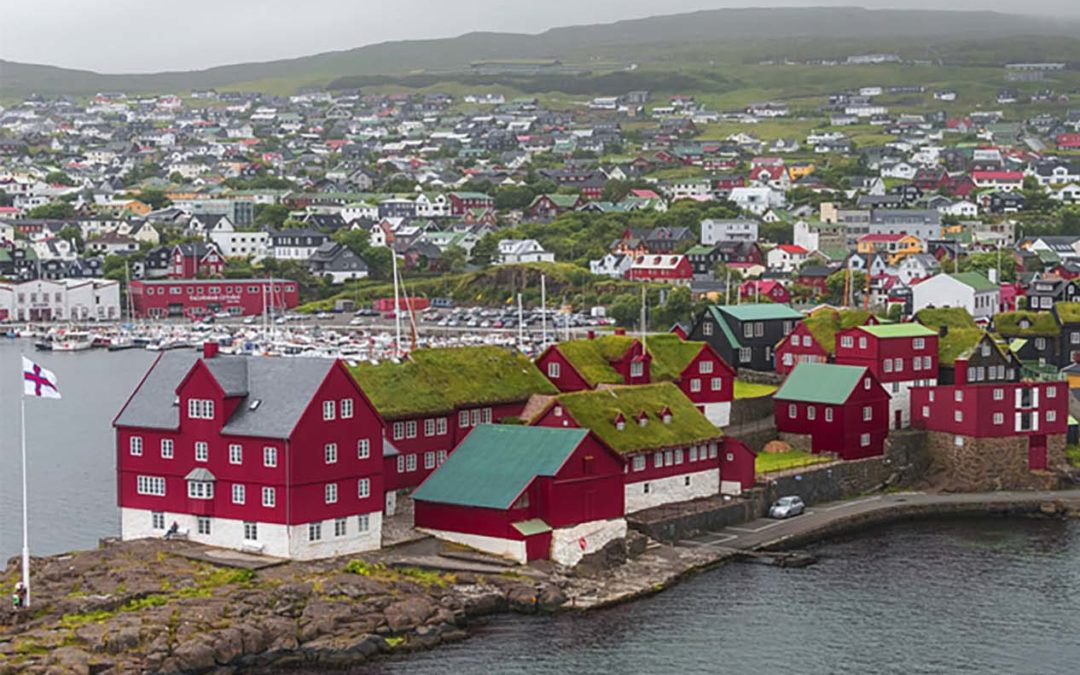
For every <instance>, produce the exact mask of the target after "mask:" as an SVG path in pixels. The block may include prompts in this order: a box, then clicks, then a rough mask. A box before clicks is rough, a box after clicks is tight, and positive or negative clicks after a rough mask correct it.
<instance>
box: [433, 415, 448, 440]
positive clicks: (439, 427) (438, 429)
mask: <svg viewBox="0 0 1080 675" xmlns="http://www.w3.org/2000/svg"><path fill="white" fill-rule="evenodd" d="M435 433H436V435H439V436H445V435H446V418H445V417H440V418H439V419H437V420H435Z"/></svg>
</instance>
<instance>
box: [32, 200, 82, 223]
mask: <svg viewBox="0 0 1080 675" xmlns="http://www.w3.org/2000/svg"><path fill="white" fill-rule="evenodd" d="M26 215H27V216H28V217H30V218H47V219H49V220H70V219H72V218H74V217H75V207H74V206H72V205H71V204H69V203H67V202H49V203H48V204H42V205H41V206H35V207H34V208H32V209H30V213H28V214H26Z"/></svg>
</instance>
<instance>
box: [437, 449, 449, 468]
mask: <svg viewBox="0 0 1080 675" xmlns="http://www.w3.org/2000/svg"><path fill="white" fill-rule="evenodd" d="M446 456H447V455H446V450H439V451H438V452H436V453H435V460H436V461H437V462H438V463H439V466H442V465H443V463H444V462H445V461H446Z"/></svg>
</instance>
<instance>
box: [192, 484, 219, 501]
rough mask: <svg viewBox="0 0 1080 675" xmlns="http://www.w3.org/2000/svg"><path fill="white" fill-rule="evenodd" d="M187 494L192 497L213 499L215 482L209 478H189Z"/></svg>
mask: <svg viewBox="0 0 1080 675" xmlns="http://www.w3.org/2000/svg"><path fill="white" fill-rule="evenodd" d="M187 496H188V497H189V498H190V499H213V498H214V483H213V482H212V481H208V480H189V481H188V484H187Z"/></svg>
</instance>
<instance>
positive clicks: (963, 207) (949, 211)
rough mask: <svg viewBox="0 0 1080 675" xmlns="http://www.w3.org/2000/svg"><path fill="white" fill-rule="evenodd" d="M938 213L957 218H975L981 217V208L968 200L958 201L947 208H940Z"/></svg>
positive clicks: (946, 206)
mask: <svg viewBox="0 0 1080 675" xmlns="http://www.w3.org/2000/svg"><path fill="white" fill-rule="evenodd" d="M938 213H940V214H941V215H943V216H956V217H957V218H974V217H976V216H978V215H979V207H978V206H976V205H975V204H972V203H971V202H969V201H967V200H966V199H958V200H956V201H954V202H951V203H949V204H947V205H945V206H939V207H938Z"/></svg>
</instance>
